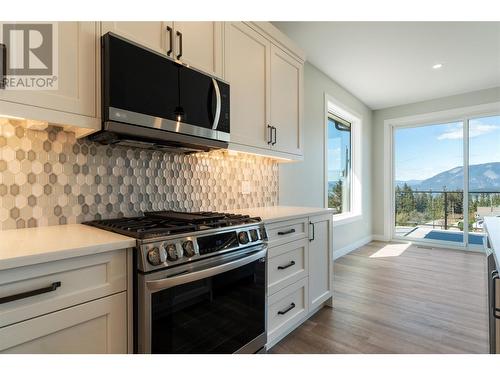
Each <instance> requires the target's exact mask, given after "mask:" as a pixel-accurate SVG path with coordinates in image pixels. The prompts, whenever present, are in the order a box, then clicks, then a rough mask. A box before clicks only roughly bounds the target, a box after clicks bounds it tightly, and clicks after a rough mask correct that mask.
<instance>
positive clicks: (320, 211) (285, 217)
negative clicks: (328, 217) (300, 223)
mask: <svg viewBox="0 0 500 375" xmlns="http://www.w3.org/2000/svg"><path fill="white" fill-rule="evenodd" d="M328 213H329V211H328V209H326V208H319V209H318V210H311V211H310V212H307V213H301V214H290V215H283V216H279V217H273V218H269V219H266V218H262V221H263V222H264V223H265V224H272V223H276V222H279V221H286V220H294V219H300V218H302V217H306V216H314V215H320V214H328Z"/></svg>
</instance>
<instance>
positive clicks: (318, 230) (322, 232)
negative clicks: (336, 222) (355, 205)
mask: <svg viewBox="0 0 500 375" xmlns="http://www.w3.org/2000/svg"><path fill="white" fill-rule="evenodd" d="M310 225H311V229H310V238H309V308H310V309H311V310H314V309H316V308H318V307H319V306H321V304H322V303H323V302H324V301H325V300H326V299H328V298H329V297H331V296H332V291H333V290H332V281H333V280H332V277H333V258H332V255H333V241H332V215H322V216H315V217H312V218H310Z"/></svg>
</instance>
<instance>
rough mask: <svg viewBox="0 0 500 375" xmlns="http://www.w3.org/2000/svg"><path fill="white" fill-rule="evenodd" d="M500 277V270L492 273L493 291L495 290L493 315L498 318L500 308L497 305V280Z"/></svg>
mask: <svg viewBox="0 0 500 375" xmlns="http://www.w3.org/2000/svg"><path fill="white" fill-rule="evenodd" d="M499 278H500V277H499V276H498V272H497V271H493V272H492V273H491V282H492V283H493V285H492V292H493V296H492V298H493V306H492V309H493V316H494V317H495V318H497V319H500V315H499V314H498V313H499V312H500V309H499V308H497V306H496V300H497V290H496V289H497V282H496V281H497V280H498V279H499Z"/></svg>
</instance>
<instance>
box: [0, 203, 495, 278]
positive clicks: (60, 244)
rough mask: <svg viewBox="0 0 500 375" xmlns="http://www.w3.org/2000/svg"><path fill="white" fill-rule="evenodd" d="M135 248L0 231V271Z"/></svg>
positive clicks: (94, 238)
mask: <svg viewBox="0 0 500 375" xmlns="http://www.w3.org/2000/svg"><path fill="white" fill-rule="evenodd" d="M232 212H234V213H240V214H246V215H250V216H259V217H260V218H262V220H264V222H265V223H272V222H276V221H281V220H291V219H297V218H300V217H304V216H312V215H319V214H327V213H333V212H332V210H331V209H328V208H321V207H292V206H272V207H259V208H244V209H241V210H236V211H232ZM135 244H136V240H135V239H134V238H131V237H127V236H122V235H121V234H117V233H113V232H108V231H105V230H101V229H98V228H93V227H90V226H87V225H83V224H68V225H54V226H48V227H37V228H26V229H11V230H6V231H0V270H4V269H9V268H16V267H22V266H28V265H32V264H38V263H45V262H51V261H55V260H61V259H66V258H73V257H78V256H84V255H90V254H97V253H102V252H106V251H113V250H118V249H124V248H129V247H134V246H135ZM497 246H500V245H497ZM499 248H500V247H499Z"/></svg>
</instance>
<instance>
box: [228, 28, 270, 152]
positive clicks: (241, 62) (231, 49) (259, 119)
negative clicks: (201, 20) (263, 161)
mask: <svg viewBox="0 0 500 375" xmlns="http://www.w3.org/2000/svg"><path fill="white" fill-rule="evenodd" d="M269 52H270V44H269V41H268V40H267V39H266V38H264V37H263V36H262V35H261V34H259V33H258V32H256V31H255V30H253V29H252V28H251V27H249V26H248V25H246V24H244V23H242V22H227V23H226V25H225V55H224V65H225V73H226V75H225V78H226V80H227V81H229V84H230V89H231V102H230V105H231V108H230V113H231V142H234V143H236V144H241V145H246V146H252V147H259V148H268V147H269V143H268V135H267V132H266V129H267V119H268V117H269V114H268V112H269V93H268V90H269V85H268V81H269V60H270V54H269Z"/></svg>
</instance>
